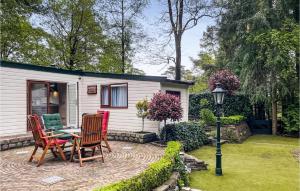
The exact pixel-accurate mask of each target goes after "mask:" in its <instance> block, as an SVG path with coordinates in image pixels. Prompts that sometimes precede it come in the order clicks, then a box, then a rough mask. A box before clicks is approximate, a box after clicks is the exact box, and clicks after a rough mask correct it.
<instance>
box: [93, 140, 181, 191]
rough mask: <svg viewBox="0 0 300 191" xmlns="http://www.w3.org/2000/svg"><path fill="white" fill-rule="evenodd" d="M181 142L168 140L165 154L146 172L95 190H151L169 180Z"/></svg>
mask: <svg viewBox="0 0 300 191" xmlns="http://www.w3.org/2000/svg"><path fill="white" fill-rule="evenodd" d="M180 150H181V144H180V143H179V142H176V141H171V142H168V146H167V148H166V150H165V154H164V156H163V157H162V158H161V159H160V160H159V161H157V162H154V163H152V164H151V165H150V166H149V167H148V168H147V169H146V170H145V171H144V172H142V173H140V174H139V175H137V176H134V177H132V178H130V179H127V180H123V181H120V182H118V183H114V184H111V185H108V186H105V187H103V188H98V189H95V191H149V190H152V189H154V188H156V187H158V186H160V185H162V184H163V183H164V182H165V181H167V180H168V179H169V178H170V176H171V174H172V172H173V170H174V167H175V163H176V161H175V159H176V158H178V157H179V152H180Z"/></svg>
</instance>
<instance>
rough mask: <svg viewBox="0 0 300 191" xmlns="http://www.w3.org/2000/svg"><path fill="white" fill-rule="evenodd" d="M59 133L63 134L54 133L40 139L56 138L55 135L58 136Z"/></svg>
mask: <svg viewBox="0 0 300 191" xmlns="http://www.w3.org/2000/svg"><path fill="white" fill-rule="evenodd" d="M61 135H64V134H63V133H62V134H55V135H51V136H44V137H42V139H48V138H56V137H59V136H61Z"/></svg>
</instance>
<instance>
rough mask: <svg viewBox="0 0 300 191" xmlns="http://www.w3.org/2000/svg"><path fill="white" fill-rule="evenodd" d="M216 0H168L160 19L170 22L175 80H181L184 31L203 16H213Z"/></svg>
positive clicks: (216, 12)
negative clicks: (174, 57) (173, 47)
mask: <svg viewBox="0 0 300 191" xmlns="http://www.w3.org/2000/svg"><path fill="white" fill-rule="evenodd" d="M216 5H217V4H216V2H214V1H205V0H168V3H167V11H166V12H165V13H164V15H163V18H162V20H163V21H164V22H168V23H170V25H171V27H170V31H169V34H170V35H171V34H173V37H174V40H175V51H176V61H175V68H176V72H175V73H176V77H175V79H176V80H181V40H182V36H183V34H184V32H185V31H187V30H189V29H191V28H193V27H195V26H196V25H197V24H198V22H199V21H200V19H201V18H203V17H215V16H217V15H218V11H216V9H215V7H216Z"/></svg>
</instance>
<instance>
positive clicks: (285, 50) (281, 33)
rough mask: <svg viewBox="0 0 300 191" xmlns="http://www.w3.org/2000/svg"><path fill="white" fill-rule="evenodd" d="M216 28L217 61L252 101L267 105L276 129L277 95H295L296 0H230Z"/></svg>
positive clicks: (294, 97)
mask: <svg viewBox="0 0 300 191" xmlns="http://www.w3.org/2000/svg"><path fill="white" fill-rule="evenodd" d="M241 13H242V14H241ZM286 23H289V24H288V26H289V27H286V26H287V24H286ZM217 28H218V32H217V34H218V42H219V50H218V57H217V59H218V61H217V62H222V63H225V64H226V67H228V68H230V69H232V71H234V72H235V73H236V74H238V75H239V76H240V79H241V84H242V86H241V87H242V91H243V92H245V93H247V94H249V96H250V98H251V101H252V103H261V102H263V103H265V104H266V105H269V104H270V105H271V108H272V129H273V134H276V130H277V105H278V103H279V101H280V100H286V99H287V97H289V100H297V97H299V93H298V92H299V89H298V87H299V77H298V76H299V44H298V43H294V42H296V41H298V42H299V40H298V38H299V31H298V29H297V28H299V3H298V1H295V0H287V1H284V0H279V1H263V0H255V1H250V0H247V1H242V0H230V1H228V2H227V5H226V11H225V12H224V14H223V15H222V18H221V19H220V21H219V22H218V27H217ZM297 31H298V32H297ZM295 79H298V80H297V82H295V81H296V80H295ZM293 102H294V101H293ZM286 104H290V103H288V102H286ZM283 108H284V107H283Z"/></svg>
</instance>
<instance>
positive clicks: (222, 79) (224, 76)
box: [208, 70, 240, 95]
mask: <svg viewBox="0 0 300 191" xmlns="http://www.w3.org/2000/svg"><path fill="white" fill-rule="evenodd" d="M208 83H209V89H210V90H211V91H213V90H214V89H215V88H216V83H221V85H222V88H223V89H225V90H226V91H227V93H228V94H229V95H232V94H233V93H234V91H236V90H238V89H239V87H240V80H239V79H238V77H237V76H236V75H234V74H233V73H232V72H231V71H229V70H219V71H217V72H216V73H214V74H213V75H211V76H210V78H209V81H208Z"/></svg>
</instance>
